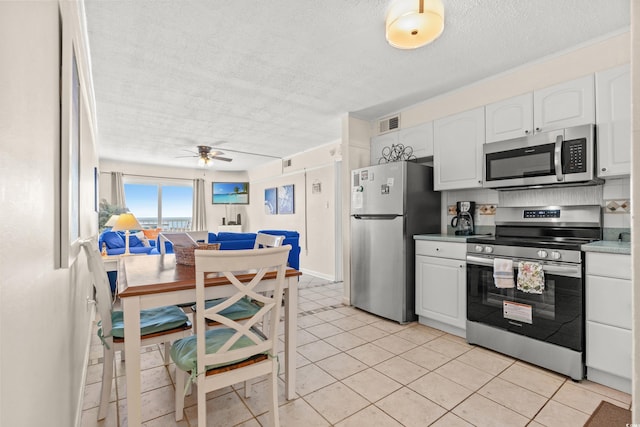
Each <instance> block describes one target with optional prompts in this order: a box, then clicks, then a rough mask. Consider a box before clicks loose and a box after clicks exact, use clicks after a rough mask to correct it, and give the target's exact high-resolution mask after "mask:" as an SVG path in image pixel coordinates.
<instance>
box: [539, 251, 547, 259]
mask: <svg viewBox="0 0 640 427" xmlns="http://www.w3.org/2000/svg"><path fill="white" fill-rule="evenodd" d="M538 256H539V257H540V258H546V257H547V256H549V254H548V253H547V251H542V250H540V251H538Z"/></svg>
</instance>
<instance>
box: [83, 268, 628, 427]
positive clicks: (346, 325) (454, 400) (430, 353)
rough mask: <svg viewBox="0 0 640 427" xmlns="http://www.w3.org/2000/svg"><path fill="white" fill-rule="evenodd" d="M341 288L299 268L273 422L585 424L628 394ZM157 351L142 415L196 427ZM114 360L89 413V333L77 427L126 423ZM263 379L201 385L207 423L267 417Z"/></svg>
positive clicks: (191, 407)
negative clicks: (285, 369)
mask: <svg viewBox="0 0 640 427" xmlns="http://www.w3.org/2000/svg"><path fill="white" fill-rule="evenodd" d="M342 286H343V285H342V283H330V282H327V281H326V280H322V279H319V278H315V277H312V276H309V275H305V276H302V278H301V281H300V300H299V306H300V313H299V317H298V326H299V330H298V358H297V366H298V381H297V387H296V390H297V393H298V397H297V398H296V399H295V400H292V401H287V400H285V399H284V382H282V381H281V382H280V385H281V388H280V423H281V425H282V426H305V427H315V426H334V425H335V426H341V427H342V426H344V427H347V426H358V427H359V426H365V425H366V426H381V427H386V426H420V427H422V426H427V425H433V426H447V427H448V426H509V427H511V426H525V425H529V426H549V427H553V426H562V427H567V426H582V425H584V423H585V421H586V420H587V419H588V418H589V415H590V414H591V413H592V412H593V410H595V408H596V406H597V405H598V404H599V403H600V401H601V400H607V401H609V402H612V403H614V404H616V405H618V406H621V407H624V408H629V407H630V404H631V396H630V395H628V394H626V393H622V392H619V391H617V390H613V389H610V388H607V387H604V386H601V385H599V384H595V383H593V382H590V381H586V380H585V381H582V382H580V383H576V382H574V381H572V380H571V379H570V378H567V377H564V376H562V375H558V374H556V373H553V372H550V371H547V370H544V369H540V368H538V367H535V366H532V365H529V364H527V363H523V362H520V361H517V360H514V359H512V358H510V357H507V356H504V355H501V354H499V353H495V352H493V351H489V350H486V349H483V348H481V347H477V346H472V345H469V344H467V343H466V342H465V340H464V339H461V338H459V337H456V336H453V335H450V334H447V333H445V332H442V331H440V330H437V329H433V328H429V327H427V326H424V325H420V324H417V323H411V324H407V325H399V324H398V323H394V322H390V321H388V320H384V319H381V318H379V317H376V316H373V315H371V314H368V313H365V312H363V311H361V310H357V309H354V308H352V307H348V306H345V305H343V304H342ZM281 326H282V325H281ZM281 331H282V327H281ZM161 350H162V349H161V348H159V346H152V347H146V348H144V349H143V351H142V354H141V358H142V369H143V371H142V389H143V399H142V400H143V409H142V414H143V421H144V425H145V426H147V427H157V426H195V425H197V406H196V400H195V393H194V394H193V395H192V396H190V397H188V398H187V401H186V403H185V408H186V409H185V417H184V419H183V420H182V421H181V422H179V423H176V422H175V414H174V411H173V408H174V382H173V379H174V369H175V368H174V366H173V365H172V364H171V365H169V367H168V369H167V368H165V366H164V364H163V353H162V351H161ZM117 359H118V360H117V362H116V363H117V367H116V375H117V378H116V380H115V381H114V387H113V389H112V393H111V403H110V404H109V411H108V415H107V418H106V419H105V420H104V421H101V422H98V421H97V420H96V418H97V412H98V408H97V405H98V401H99V394H100V385H101V384H100V381H101V375H102V345H101V344H100V341H99V340H98V339H97V337H95V338H94V339H93V342H92V348H91V356H90V361H89V367H88V375H87V383H86V387H85V393H84V411H83V415H82V425H83V426H85V427H89V426H126V425H127V420H126V401H125V400H123V399H124V398H125V397H126V384H125V378H124V374H125V372H124V364H123V363H121V362H120V360H119V358H118V357H117ZM283 359H284V355H283V354H280V361H281V363H282V361H283ZM265 386H266V382H262V383H258V384H256V385H255V386H254V387H253V391H252V395H251V397H249V398H248V399H247V398H244V397H243V392H242V391H241V385H238V386H236V387H229V388H227V389H224V390H220V391H218V392H214V393H210V394H209V395H208V402H207V406H208V407H207V410H208V412H209V414H210V415H209V417H208V421H209V424H210V425H211V426H245V427H254V426H263V425H267V424H266V422H267V417H266V411H267V408H268V402H266V401H265V399H264V398H263V395H264V393H261V390H262V388H263V387H265Z"/></svg>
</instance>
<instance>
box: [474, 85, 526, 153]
mask: <svg viewBox="0 0 640 427" xmlns="http://www.w3.org/2000/svg"><path fill="white" fill-rule="evenodd" d="M485 115H486V141H485V142H487V143H489V142H496V141H504V140H505V139H512V138H520V137H523V136H527V135H529V134H531V133H532V132H533V93H531V92H529V93H525V94H523V95H519V96H514V97H513V98H509V99H505V100H504V101H499V102H494V103H493V104H488V105H486V106H485Z"/></svg>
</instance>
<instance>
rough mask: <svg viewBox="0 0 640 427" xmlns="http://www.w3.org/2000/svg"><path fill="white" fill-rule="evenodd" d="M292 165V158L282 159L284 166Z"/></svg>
mask: <svg viewBox="0 0 640 427" xmlns="http://www.w3.org/2000/svg"><path fill="white" fill-rule="evenodd" d="M290 166H291V159H285V160H283V161H282V167H283V168H288V167H290Z"/></svg>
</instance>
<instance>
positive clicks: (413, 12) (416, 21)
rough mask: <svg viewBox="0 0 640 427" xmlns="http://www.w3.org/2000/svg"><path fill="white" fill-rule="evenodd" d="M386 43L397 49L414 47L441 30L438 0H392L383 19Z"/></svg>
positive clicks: (442, 10)
mask: <svg viewBox="0 0 640 427" xmlns="http://www.w3.org/2000/svg"><path fill="white" fill-rule="evenodd" d="M385 26H386V36H387V42H389V44H390V45H391V46H393V47H395V48H398V49H416V48H418V47H422V46H424V45H427V44H429V43H431V42H432V41H434V40H435V39H437V38H438V37H440V34H442V31H443V30H444V6H442V1H441V0H393V2H392V3H391V5H390V6H389V9H388V10H387V18H386V20H385Z"/></svg>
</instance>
